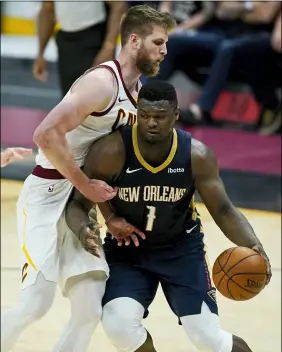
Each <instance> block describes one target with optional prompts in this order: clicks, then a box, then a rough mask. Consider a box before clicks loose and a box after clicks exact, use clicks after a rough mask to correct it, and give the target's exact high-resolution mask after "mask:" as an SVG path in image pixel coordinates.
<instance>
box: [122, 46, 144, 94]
mask: <svg viewBox="0 0 282 352" xmlns="http://www.w3.org/2000/svg"><path fill="white" fill-rule="evenodd" d="M117 60H118V62H119V64H120V68H121V73H122V78H123V81H124V83H125V85H126V87H127V89H128V90H129V91H130V92H132V91H134V90H135V88H136V83H137V82H138V80H139V78H140V76H141V73H140V71H139V70H138V69H137V67H136V63H135V60H134V59H133V58H132V57H131V56H130V55H129V54H128V53H127V52H125V51H123V50H122V51H121V52H120V54H119V56H118V57H117Z"/></svg>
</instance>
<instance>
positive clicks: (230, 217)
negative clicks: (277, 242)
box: [214, 206, 260, 248]
mask: <svg viewBox="0 0 282 352" xmlns="http://www.w3.org/2000/svg"><path fill="white" fill-rule="evenodd" d="M214 220H215V222H216V223H217V225H218V226H219V228H220V229H221V231H222V232H223V233H224V235H225V236H226V237H227V238H228V239H229V240H230V241H231V242H233V243H234V244H236V245H237V246H242V247H248V248H252V247H253V246H254V245H256V244H260V241H259V239H258V238H257V236H256V235H255V233H254V230H253V228H252V226H251V225H250V223H249V222H248V220H247V219H246V218H245V216H244V215H243V214H242V213H241V212H240V211H239V210H238V209H236V208H235V207H234V206H228V207H226V208H225V209H222V211H221V213H220V214H219V216H218V217H217V218H214Z"/></svg>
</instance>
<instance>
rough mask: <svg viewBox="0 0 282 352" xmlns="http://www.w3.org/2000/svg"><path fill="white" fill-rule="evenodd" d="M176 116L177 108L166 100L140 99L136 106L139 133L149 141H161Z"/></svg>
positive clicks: (171, 126)
mask: <svg viewBox="0 0 282 352" xmlns="http://www.w3.org/2000/svg"><path fill="white" fill-rule="evenodd" d="M178 116H179V111H178V109H174V108H173V107H172V106H171V105H170V103H169V102H168V101H164V100H161V101H157V102H151V101H147V100H144V99H141V100H140V101H139V102H138V106H137V123H138V132H139V135H140V136H141V138H143V139H145V140H146V141H147V142H149V143H157V142H161V141H163V140H165V139H167V137H168V136H169V135H170V133H171V131H172V129H173V126H174V124H175V121H176V120H177V119H178Z"/></svg>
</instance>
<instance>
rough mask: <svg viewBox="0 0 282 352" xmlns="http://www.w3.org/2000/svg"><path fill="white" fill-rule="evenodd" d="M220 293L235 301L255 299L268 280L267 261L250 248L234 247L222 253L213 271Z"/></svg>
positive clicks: (214, 280)
mask: <svg viewBox="0 0 282 352" xmlns="http://www.w3.org/2000/svg"><path fill="white" fill-rule="evenodd" d="M212 275H213V282H214V284H215V287H216V288H217V289H218V291H219V292H220V293H221V294H222V295H223V296H225V297H227V298H230V299H233V300H235V301H246V300H248V299H251V298H253V297H255V296H256V295H257V294H258V293H260V291H261V290H262V289H263V288H264V286H265V283H266V279H267V264H266V260H265V259H264V258H263V257H262V256H261V255H259V254H258V253H257V252H255V251H254V250H252V249H250V248H245V247H233V248H229V249H227V250H226V251H224V252H223V253H221V254H220V255H219V256H218V257H217V259H216V261H215V263H214V265H213V270H212Z"/></svg>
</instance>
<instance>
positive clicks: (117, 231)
mask: <svg viewBox="0 0 282 352" xmlns="http://www.w3.org/2000/svg"><path fill="white" fill-rule="evenodd" d="M107 227H108V229H109V232H110V233H111V234H112V235H113V236H114V237H115V238H116V239H117V242H118V246H122V244H123V240H124V241H125V245H126V246H128V245H129V244H130V240H132V241H133V243H134V244H135V246H136V247H138V246H139V241H138V238H137V236H136V235H138V236H140V237H141V238H142V239H143V240H145V239H146V236H145V235H144V233H143V232H142V231H140V230H139V229H137V227H135V226H133V225H131V224H129V223H128V222H127V221H126V220H125V219H123V218H121V217H118V216H113V217H111V218H110V220H109V221H108V222H107Z"/></svg>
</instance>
